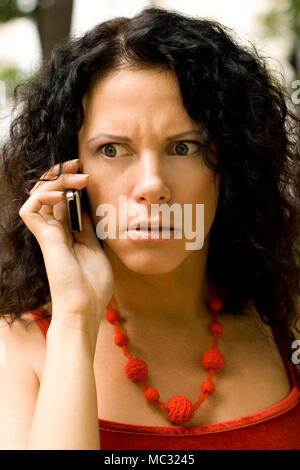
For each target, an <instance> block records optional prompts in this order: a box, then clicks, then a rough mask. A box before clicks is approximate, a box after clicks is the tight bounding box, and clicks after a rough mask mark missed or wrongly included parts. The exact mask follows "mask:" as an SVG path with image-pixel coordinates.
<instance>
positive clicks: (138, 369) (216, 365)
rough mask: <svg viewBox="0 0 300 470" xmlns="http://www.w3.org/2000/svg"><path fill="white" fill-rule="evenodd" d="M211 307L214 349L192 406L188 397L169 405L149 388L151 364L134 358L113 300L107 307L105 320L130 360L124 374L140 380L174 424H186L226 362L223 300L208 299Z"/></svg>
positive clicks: (207, 356) (150, 398)
mask: <svg viewBox="0 0 300 470" xmlns="http://www.w3.org/2000/svg"><path fill="white" fill-rule="evenodd" d="M209 309H210V310H211V312H212V314H213V321H212V323H211V325H210V332H211V333H212V335H213V345H212V349H209V350H208V351H206V352H205V353H204V354H203V357H202V365H203V367H204V368H205V369H206V370H207V371H208V375H207V379H206V380H205V381H204V382H203V383H202V385H201V393H200V396H199V398H198V400H197V402H196V403H195V404H194V405H193V403H192V402H191V400H189V398H186V397H183V396H176V397H173V398H171V399H170V400H169V402H168V404H167V405H166V404H165V403H163V402H161V401H159V398H160V397H159V393H158V391H157V390H156V388H153V387H149V384H148V383H147V381H146V380H145V379H146V377H147V375H148V366H147V364H146V362H145V361H143V360H142V359H139V358H137V357H133V356H132V354H131V352H130V350H129V348H128V347H127V345H128V343H129V338H128V336H127V335H126V333H123V332H122V331H121V325H120V322H119V320H120V315H119V312H118V311H117V310H115V309H113V308H112V306H111V303H109V304H108V305H107V308H106V319H107V320H108V321H109V322H110V323H112V324H113V325H114V329H115V333H116V334H115V344H116V345H117V346H119V347H121V348H122V349H123V352H124V355H125V356H126V357H127V358H128V359H129V361H128V362H127V364H126V366H125V373H126V375H127V377H128V378H129V380H132V382H140V384H141V386H142V387H143V389H144V390H145V398H146V400H148V401H149V402H151V403H155V404H156V405H158V406H159V407H160V408H161V409H162V410H164V411H165V412H166V413H167V415H168V418H169V420H170V421H171V423H173V424H185V423H187V422H188V421H190V420H191V419H192V418H193V416H194V412H195V411H196V410H197V409H198V408H199V406H200V405H201V404H202V403H203V402H204V401H205V400H206V398H207V397H208V395H210V394H212V393H213V392H214V391H215V386H214V383H213V381H212V378H213V376H214V374H215V372H217V371H219V370H221V369H222V367H223V366H224V364H225V358H224V356H223V354H222V353H221V351H220V350H219V349H218V336H219V335H220V334H222V332H223V325H222V324H221V323H219V322H218V311H219V310H221V309H222V301H221V300H220V299H218V298H212V299H211V300H210V302H209Z"/></svg>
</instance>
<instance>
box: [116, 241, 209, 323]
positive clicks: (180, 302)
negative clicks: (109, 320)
mask: <svg viewBox="0 0 300 470" xmlns="http://www.w3.org/2000/svg"><path fill="white" fill-rule="evenodd" d="M107 254H108V256H109V258H110V262H111V264H112V267H113V272H114V279H115V289H114V295H113V298H112V301H111V305H112V307H113V308H115V309H116V310H118V311H119V312H120V315H121V316H122V317H126V318H127V319H129V320H133V321H134V322H143V323H144V324H147V323H151V325H152V326H153V325H158V326H162V325H165V326H167V325H168V324H173V325H174V324H177V325H178V326H180V325H181V324H186V323H189V324H192V323H193V322H198V323H199V321H201V318H202V319H203V321H206V319H207V317H211V312H210V311H209V309H208V306H207V304H208V301H209V299H210V290H209V284H208V279H207V276H206V261H207V249H206V250H199V251H195V252H194V253H192V254H191V256H189V257H188V258H187V259H186V260H185V261H184V262H183V263H182V264H181V265H180V266H179V267H178V268H177V269H176V270H173V271H171V272H167V273H163V274H155V275H151V274H147V275H144V274H140V273H135V272H133V271H132V270H129V269H127V267H126V266H125V265H124V264H123V263H121V261H120V259H119V258H117V257H116V256H114V254H113V253H110V252H108V253H107Z"/></svg>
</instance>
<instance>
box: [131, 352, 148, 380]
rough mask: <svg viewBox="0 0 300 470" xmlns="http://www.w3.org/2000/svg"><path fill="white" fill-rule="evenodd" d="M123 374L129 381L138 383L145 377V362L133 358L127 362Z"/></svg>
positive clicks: (146, 369)
mask: <svg viewBox="0 0 300 470" xmlns="http://www.w3.org/2000/svg"><path fill="white" fill-rule="evenodd" d="M125 373H126V375H127V377H128V378H129V379H130V380H132V381H133V382H138V381H139V380H143V379H144V378H145V377H146V376H147V374H148V367H147V364H146V362H145V361H143V360H142V359H138V358H137V357H133V358H131V359H129V361H128V362H127V364H126V366H125Z"/></svg>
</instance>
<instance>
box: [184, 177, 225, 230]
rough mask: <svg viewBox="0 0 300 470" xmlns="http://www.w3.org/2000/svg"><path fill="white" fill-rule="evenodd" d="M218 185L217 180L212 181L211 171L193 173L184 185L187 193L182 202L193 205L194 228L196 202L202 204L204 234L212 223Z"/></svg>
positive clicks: (194, 225)
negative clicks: (191, 177)
mask: <svg viewBox="0 0 300 470" xmlns="http://www.w3.org/2000/svg"><path fill="white" fill-rule="evenodd" d="M218 185H219V181H218V179H216V182H214V177H213V173H212V172H211V171H205V172H201V173H200V174H198V175H195V176H194V177H193V179H192V180H190V181H189V184H188V185H186V189H185V191H186V190H187V191H188V193H186V196H187V197H186V198H185V199H186V200H185V201H184V203H185V204H186V203H192V205H193V212H192V213H193V227H194V230H195V229H196V204H204V235H205V236H206V235H207V234H208V232H209V230H210V228H211V225H212V223H213V220H214V217H215V213H216V209H217V205H218Z"/></svg>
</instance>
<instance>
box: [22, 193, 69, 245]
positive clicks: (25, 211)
mask: <svg viewBox="0 0 300 470" xmlns="http://www.w3.org/2000/svg"><path fill="white" fill-rule="evenodd" d="M63 197H64V192H63V191H43V192H40V191H36V192H35V193H34V194H33V195H32V196H30V197H29V198H28V199H27V201H26V202H25V203H24V204H23V206H22V207H21V209H20V211H19V216H20V217H21V219H22V220H23V221H24V223H25V224H26V226H27V227H28V228H29V230H30V231H31V232H32V233H33V234H34V235H35V236H37V235H38V234H39V232H40V230H43V229H44V228H45V226H46V225H47V222H46V221H45V220H44V218H43V217H42V215H41V214H40V211H41V209H42V207H43V206H44V205H52V206H53V205H54V204H57V203H58V202H60V201H61V200H62V198H63Z"/></svg>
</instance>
